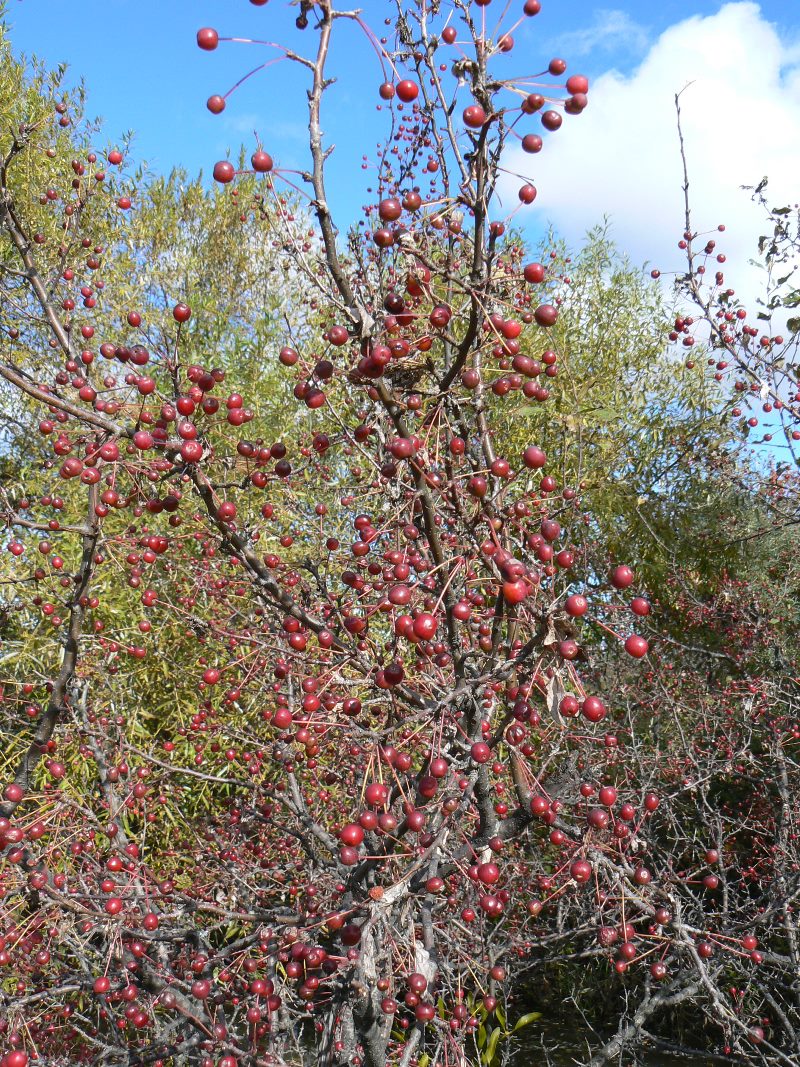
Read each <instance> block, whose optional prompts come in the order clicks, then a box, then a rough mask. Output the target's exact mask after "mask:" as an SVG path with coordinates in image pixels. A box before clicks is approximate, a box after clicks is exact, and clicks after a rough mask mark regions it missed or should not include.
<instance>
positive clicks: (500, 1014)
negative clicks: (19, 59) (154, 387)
mask: <svg viewBox="0 0 800 1067" xmlns="http://www.w3.org/2000/svg"><path fill="white" fill-rule="evenodd" d="M494 1017H495V1019H497V1021H498V1022H499V1023H500V1025H501V1026H502V1027H503V1029H504V1030H505V1027H506V1015H505V1012H504V1011H503V1009H502V1008H501V1007H500V1005H499V1004H498V1005H497V1007H496V1008H495V1009H494Z"/></svg>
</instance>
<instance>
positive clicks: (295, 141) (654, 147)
mask: <svg viewBox="0 0 800 1067" xmlns="http://www.w3.org/2000/svg"><path fill="white" fill-rule="evenodd" d="M504 6H505V3H504V0H494V2H493V4H492V5H491V7H490V8H489V11H490V12H492V13H494V12H495V11H496V12H497V13H498V14H499V12H500V11H502V9H503V7H504ZM510 7H511V11H512V12H513V11H514V10H515V9H517V8H520V9H521V0H511V5H510ZM392 9H393V4H392V3H391V2H390V0H366V2H365V3H364V4H363V5H362V10H363V12H364V15H365V18H366V20H367V21H368V22H369V24H370V25H371V27H372V28H373V29H374V30H375V31H376V32H377V33H378V34H380V33H381V31H382V22H383V18H384V17H385V16H387V15H389V14H391V11H392ZM297 11H298V8H297V7H296V6H294V5H290V4H287V3H286V2H285V0H269V2H268V3H267V4H265V5H264V6H258V7H257V6H254V5H253V4H251V3H248V2H246V0H191V2H190V0H159V2H157V0H104V2H103V3H102V4H101V3H98V2H97V0H85V2H84V3H83V4H82V5H80V6H75V5H74V4H72V3H68V2H67V0H7V6H6V21H7V22H8V23H9V24H10V27H11V40H12V43H13V45H14V47H15V49H16V50H17V51H18V52H19V51H23V52H26V53H29V54H30V53H36V54H37V55H39V56H40V57H41V58H43V59H44V60H45V61H47V62H48V63H49V64H55V63H58V62H62V61H66V62H67V63H68V64H69V65H70V69H71V72H72V76H74V77H75V78H78V77H81V76H82V77H83V78H84V79H85V82H86V85H87V88H88V91H89V108H88V110H89V113H90V114H91V115H100V116H102V117H103V118H104V120H105V130H106V134H107V142H106V143H115V142H116V141H117V140H118V136H119V134H121V133H122V132H124V131H126V130H134V131H135V135H136V136H135V142H134V143H135V153H136V155H137V156H138V157H139V158H143V159H146V160H148V161H149V163H150V164H151V165H152V166H153V167H154V168H155V169H157V170H163V171H167V170H169V169H170V168H171V167H173V166H175V165H182V166H184V167H186V168H187V169H188V170H189V172H190V173H194V172H196V171H198V170H200V168H203V169H204V170H205V172H206V174H208V173H209V172H210V170H211V168H212V166H213V164H214V162H215V161H216V160H217V159H220V158H224V157H225V155H226V154H227V153H228V152H229V151H230V152H231V154H232V155H233V156H236V154H237V152H238V147H239V146H240V145H241V144H242V143H244V144H245V145H246V146H247V149H248V154H249V152H250V151H251V150H252V148H253V147H254V145H255V138H256V135H257V136H258V137H259V138H260V139H261V140H262V141H263V144H264V147H265V148H266V149H267V150H268V151H269V152H270V153H271V154H272V155H273V156H274V157H275V159H276V161H277V162H278V163H279V164H280V165H281V166H283V167H297V166H302V165H305V159H306V156H305V148H304V133H305V130H304V122H305V107H304V90H305V85H306V73H305V72H303V71H301V70H299V69H298V68H296V66H295V65H294V64H291V63H287V62H285V61H283V62H280V63H277V64H275V65H273V66H271V67H270V68H268V69H267V70H265V71H263V72H261V73H260V74H257V75H255V76H254V77H253V78H251V79H250V80H249V81H247V82H246V83H245V84H244V85H243V86H242V88H241V89H240V90H238V91H237V92H236V93H235V94H234V95H233V96H232V97H231V98H230V100H229V102H228V106H227V108H226V110H225V111H224V112H223V114H222V115H219V116H213V115H211V114H210V113H209V112H208V111H207V110H206V107H205V101H206V99H207V97H208V96H209V95H211V94H212V93H224V92H226V91H227V90H228V89H229V88H230V86H231V85H232V84H233V83H234V82H236V81H237V80H238V79H239V78H240V77H241V76H242V75H243V74H245V73H246V72H247V71H248V70H249V69H251V68H252V67H253V66H255V65H257V64H258V63H261V62H263V61H264V60H265V59H266V58H269V57H270V56H271V55H273V54H274V53H273V52H272V51H271V50H269V49H267V48H262V47H256V46H253V45H237V44H221V45H220V47H219V48H218V49H217V50H216V51H214V52H211V53H208V52H203V51H201V50H200V49H198V48H197V45H196V43H195V34H196V31H197V29H198V28H199V27H201V26H213V27H215V28H216V29H217V30H218V31H219V33H220V34H221V35H225V36H227V35H235V36H242V37H257V38H263V39H270V40H276V41H279V42H282V43H285V44H288V45H289V46H291V47H294V48H296V49H297V50H298V51H299V50H302V49H304V48H309V47H311V46H312V45H313V37H312V35H311V33H310V32H309V33H307V34H303V33H301V32H299V31H298V30H296V28H295V27H294V19H295V16H296V14H297ZM341 28H342V30H343V32H342V33H341V35H340V36H339V37H338V39H337V43H336V44H335V46H334V48H333V52H332V56H331V61H330V70H331V72H332V73H333V74H335V75H336V76H337V78H338V82H337V84H336V86H335V87H334V88H333V89H332V90H331V92H330V93H329V94H328V95H327V98H326V102H325V109H324V112H323V125H324V128H325V132H326V135H327V136H328V141H329V143H331V142H333V143H335V145H336V150H335V152H334V155H333V157H332V158H331V163H330V168H329V195H330V198H331V200H332V201H333V205H334V208H335V209H336V210H337V211H338V216H339V219H340V220H341V222H342V223H344V224H348V223H349V222H350V221H352V220H353V219H355V218H357V217H358V212H359V208H360V205H362V204H363V203H365V202H367V201H368V200H369V199H370V197H369V194H368V193H367V191H366V190H367V187H368V186H369V184H370V175H371V171H370V170H369V169H368V170H363V169H362V156H364V155H367V156H368V157H373V156H374V152H375V147H376V142H377V141H378V140H379V139H380V136H381V133H382V130H383V129H385V125H384V122H383V121H382V120H383V118H384V116H382V115H381V114H380V113H378V112H377V111H376V105H377V104H378V103H379V101H378V98H377V87H378V85H379V84H380V82H381V81H382V80H383V78H382V75H381V70H380V66H379V63H378V60H377V57H376V56H375V53H374V52H373V51H372V50H371V48H370V47H369V45H368V44H367V42H366V40H365V39H364V37H363V35H362V34H361V33H360V32H359V31H357V30H356V29H355V28H354V27H352V26H349V25H343V26H342V27H341ZM515 40H516V44H515V48H514V50H513V52H512V53H511V55H509V56H507V57H502V59H501V60H500V61H498V62H502V63H504V64H507V66H508V71H509V73H510V74H511V73H519V74H526V73H531V72H535V71H537V70H541V69H543V68H544V67H545V66H546V64H547V62H548V61H549V59H550V58H551V57H553V56H556V55H558V56H563V58H565V59H566V60H567V61H568V73H583V74H586V75H588V76H589V77H590V78H591V79H592V87H591V89H590V106H589V108H588V109H587V110H586V112H584V113H583V114H582V115H581V116H579V117H576V118H572V119H570V120H569V121H568V122H566V123H565V124H564V127H563V128H562V130H561V131H559V133H558V135H556V136H555V137H553V138H552V139H548V140H547V142H546V147H545V151H543V152H542V153H541V154H540V155H539V156H536V157H530V156H527V157H524V160H523V159H517V160H511V161H510V162H509V163H508V166H509V169H512V170H514V169H516V170H520V171H522V170H525V172H526V173H528V174H530V176H531V178H533V180H535V182H536V184H537V186H538V188H539V197H538V199H537V201H536V204H535V205H534V206H533V208H532V209H529V211H528V212H526V215H525V219H526V220H528V221H529V222H530V224H531V232H532V233H535V232H536V231H537V230H541V229H542V228H543V227H545V226H546V225H547V224H548V223H553V224H554V225H555V226H556V228H557V229H558V231H559V232H560V233H561V234H563V235H564V236H566V237H567V238H569V239H570V240H574V241H578V240H580V237H581V235H582V233H583V232H585V230H586V229H587V228H588V227H589V226H591V225H593V224H595V223H596V222H598V221H599V220H600V219H601V218H602V217H603V215H609V216H610V217H611V222H612V228H613V232H614V234H615V236H616V238H617V239H618V241H619V243H620V245H621V247H623V248H624V249H626V250H627V251H629V252H630V253H631V255H632V256H633V258H634V259H635V260H636V261H638V262H643V261H645V260H648V261H649V262H651V263H653V264H657V265H658V266H659V267H660V268H661V269H662V270H665V271H666V270H669V269H674V268H675V267H677V266H679V265H680V264H679V263H678V261H677V253H676V251H675V244H676V239H677V237H679V236H680V233H679V231H680V230H682V229H683V222H682V216H681V202H680V173H679V169H678V162H679V160H678V154H677V143H676V138H675V122H674V111H673V104H672V99H673V95H674V93H675V92H676V91H678V90H680V89H682V88H683V87H684V85H686V84H688V83H692V84H691V87H690V89H688V90H687V93H686V95H685V104H684V112H685V114H684V121H685V132H686V135H687V151H688V155H689V162H690V168H691V179H692V188H693V208H694V211H695V224H696V225H697V227H698V228H700V229H711V228H713V227H715V226H716V225H717V224H718V223H720V222H724V223H725V224H726V226H727V227H728V230H727V234H726V237H725V239H724V240H725V242H726V248H725V250H726V252H727V254H728V260H729V264H730V270H731V272H732V273H733V274H734V276H735V278H736V283H737V285H738V286H741V287H742V289H743V290H746V291H748V292H749V290H750V289H751V288H753V286H754V277H755V276H754V275H753V273H752V270H750V269H749V268H747V266H746V263H747V259H748V258H749V257H750V256H751V255H752V254H753V252H754V246H755V241H756V240H757V236H758V233H759V232H760V231H759V227H760V225H761V221H760V218H758V217H757V215H756V214H755V213H754V210H753V209H752V207H751V205H750V204H749V201H748V198H747V195H746V194H743V193H742V192H741V190H740V186H741V185H744V184H755V183H757V182H758V181H759V180H760V178H761V177H762V176H763V175H764V174H769V175H770V188H771V189H774V190H775V198H776V200H777V199H782V201H783V202H787V201H788V200H791V199H795V200H796V199H800V195H798V194H800V181H798V179H797V175H798V174H800V108H798V106H797V100H798V99H800V4H796V3H792V4H790V3H787V2H786V0H761V2H760V3H756V2H753V0H738V2H731V3H722V2H720V0H661V2H660V3H658V4H647V5H644V4H642V3H641V0H638V2H631V0H616V2H614V0H612V6H610V7H600V6H598V5H597V3H595V2H589V0H571V2H570V3H569V4H565V3H563V0H543V3H542V11H541V13H540V14H539V15H537V16H536V17H535V18H532V19H526V20H525V21H524V23H523V25H522V26H521V27H520V29H519V30H517V31H515ZM254 131H255V133H254ZM101 147H102V145H101ZM532 159H533V160H535V162H534V163H532ZM516 163H518V166H516V165H514V164H516ZM532 166H535V170H534V171H533V172H532V173H531V171H530V168H531V167H532ZM517 184H518V179H514V187H513V189H509V190H508V199H513V202H516V186H517ZM737 270H738V274H737V273H736V272H737ZM755 281H757V278H755ZM753 291H755V290H754V289H753Z"/></svg>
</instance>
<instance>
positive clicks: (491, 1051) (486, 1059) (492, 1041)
mask: <svg viewBox="0 0 800 1067" xmlns="http://www.w3.org/2000/svg"><path fill="white" fill-rule="evenodd" d="M502 1036H503V1031H502V1029H501V1028H500V1027H499V1026H496V1027H495V1028H494V1030H492V1033H491V1035H490V1037H489V1043H488V1044H487V1046H486V1051H485V1052H484V1053H483V1055H482V1056H481V1061H482V1062H483V1063H484V1064H485V1067H492V1064H493V1062H494V1058H495V1055H496V1054H497V1046H498V1045H499V1044H500V1038H501V1037H502Z"/></svg>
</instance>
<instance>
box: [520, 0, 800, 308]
mask: <svg viewBox="0 0 800 1067" xmlns="http://www.w3.org/2000/svg"><path fill="white" fill-rule="evenodd" d="M566 58H567V59H569V56H566ZM571 69H572V70H574V69H575V66H574V64H571ZM690 82H691V83H692V84H691V85H690V86H689V87H688V88H687V89H686V91H685V92H684V94H683V96H682V98H681V105H682V124H683V132H684V137H685V141H686V152H687V158H688V165H689V179H690V199H691V208H692V224H693V227H694V228H695V229H697V230H701V231H706V230H712V229H714V228H715V227H716V226H717V224H719V223H724V224H725V225H726V228H727V232H726V233H724V234H719V235H717V243H718V251H721V252H724V253H725V254H726V256H727V259H728V262H727V264H726V265H725V268H724V269H725V271H726V281H727V282H728V284H731V285H732V286H733V287H734V288H736V289H737V292H739V293H740V295H741V296H742V298H743V299H745V301H746V302H748V303H752V300H753V298H754V296H755V295H756V293H757V291H758V288H759V286H758V273H757V272H756V271H755V270H754V268H752V267H748V266H747V261H748V259H750V258H752V257H754V256H755V255H756V244H757V240H758V236H759V234H761V233H764V232H765V228H764V223H763V214H762V212H761V210H760V209H759V208H757V207H756V206H755V205H753V204H752V203H751V201H750V199H749V194H748V193H746V192H743V191H742V190H741V188H740V186H742V185H756V184H757V183H758V182H759V181H760V179H761V178H762V177H763V176H764V175H768V176H769V198H770V203H771V204H774V205H778V204H784V203H794V202H795V201H797V200H800V107H798V104H797V101H798V98H800V50H799V49H798V47H797V42H794V43H792V42H787V41H785V40H782V39H781V37H780V36H779V34H778V32H777V30H776V27H775V26H774V25H772V24H771V23H769V22H768V21H766V19H765V18H764V17H763V16H762V14H761V11H760V8H759V6H758V4H756V3H751V2H744V3H728V4H726V5H724V6H723V7H722V8H721V9H720V10H719V12H717V14H715V15H712V16H709V17H700V16H695V17H692V18H688V19H686V20H684V21H683V22H680V23H677V24H676V25H674V26H671V27H670V28H669V29H667V30H666V31H665V32H664V33H662V35H661V36H660V37H659V38H658V40H656V41H655V42H654V43H653V45H652V46H651V48H650V50H649V52H648V53H647V55H646V57H645V58H644V60H643V61H642V63H641V65H640V66H639V67H638V68H637V69H636V70H634V71H633V72H632V73H631V75H630V76H624V75H622V74H620V73H618V72H617V71H614V70H611V71H608V72H607V73H605V74H603V75H601V76H600V77H599V78H596V79H595V80H594V82H593V84H592V86H591V87H590V94H589V107H588V108H587V110H586V111H585V112H584V113H583V114H582V115H580V116H577V117H570V116H567V118H566V121H565V122H564V125H563V127H562V129H561V130H560V131H559V132H558V133H557V134H556V135H555V136H548V137H546V141H545V148H544V150H543V151H542V153H541V154H540V155H538V156H526V155H525V154H524V153H523V152H522V151H521V150H520V149H513V150H510V151H509V152H508V153H507V155H506V158H505V159H504V165H505V166H506V167H508V169H509V170H512V171H516V172H518V173H526V174H528V175H530V177H531V178H533V179H534V180H535V183H536V186H537V188H538V190H539V197H538V199H537V201H536V207H535V208H534V209H533V210H535V211H536V216H535V217H536V220H537V221H538V222H539V223H541V224H543V223H545V222H548V221H549V222H552V223H553V224H554V226H555V228H556V230H557V231H558V232H559V233H560V234H561V235H562V236H565V237H567V238H568V239H570V240H573V241H576V240H579V239H580V238H581V236H582V235H583V233H584V232H585V230H586V229H587V228H588V227H590V226H592V225H594V224H595V223H597V222H598V221H600V219H601V217H602V216H603V215H609V216H610V217H611V220H612V232H613V234H614V236H615V238H616V239H617V242H618V244H619V245H620V246H621V247H622V248H623V249H625V250H626V251H628V252H630V253H631V255H632V256H633V258H634V259H635V260H638V261H642V262H643V261H645V260H648V261H649V262H650V263H651V264H652V265H654V266H658V267H659V268H660V269H661V270H662V271H669V270H680V269H681V266H682V263H681V259H680V255H681V254H680V252H679V251H678V249H677V241H678V240H679V239H680V237H681V234H682V231H683V229H684V223H683V194H682V191H681V184H682V171H681V162H680V155H679V150H678V140H677V133H676V123H675V107H674V96H675V93H676V92H679V91H680V90H681V89H683V88H684V86H687V85H688V83H690ZM528 128H531V127H530V126H529V127H528ZM521 132H525V131H524V130H523V131H521ZM517 187H518V179H509V180H508V181H507V182H506V183H505V188H504V189H503V193H504V196H503V199H504V201H505V202H506V203H514V202H516V190H517ZM523 210H524V209H523ZM528 210H532V209H528ZM517 217H518V218H519V215H518V216H517Z"/></svg>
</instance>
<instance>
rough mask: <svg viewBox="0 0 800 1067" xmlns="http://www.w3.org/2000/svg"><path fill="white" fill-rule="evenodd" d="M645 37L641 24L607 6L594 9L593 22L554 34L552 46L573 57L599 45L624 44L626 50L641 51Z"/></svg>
mask: <svg viewBox="0 0 800 1067" xmlns="http://www.w3.org/2000/svg"><path fill="white" fill-rule="evenodd" d="M647 43H648V36H647V30H646V29H645V28H644V26H640V25H639V23H637V22H635V21H634V20H633V19H632V18H631V17H630V15H629V14H628V13H627V11H620V10H619V9H617V8H608V9H602V10H600V11H596V12H595V15H594V22H593V23H592V25H591V26H587V27H586V28H585V29H582V30H573V31H572V32H570V33H563V34H561V36H560V37H557V38H556V40H555V42H554V44H555V45H556V48H557V49H558V50H560V51H561V52H563V53H564V55H567V56H570V58H572V59H576V58H577V57H579V56H586V55H589V53H591V52H594V51H596V50H597V49H600V48H608V49H611V48H620V47H624V48H625V50H626V51H627V52H628V53H631V52H637V53H638V52H643V51H644V49H645V48H646V47H647Z"/></svg>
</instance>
